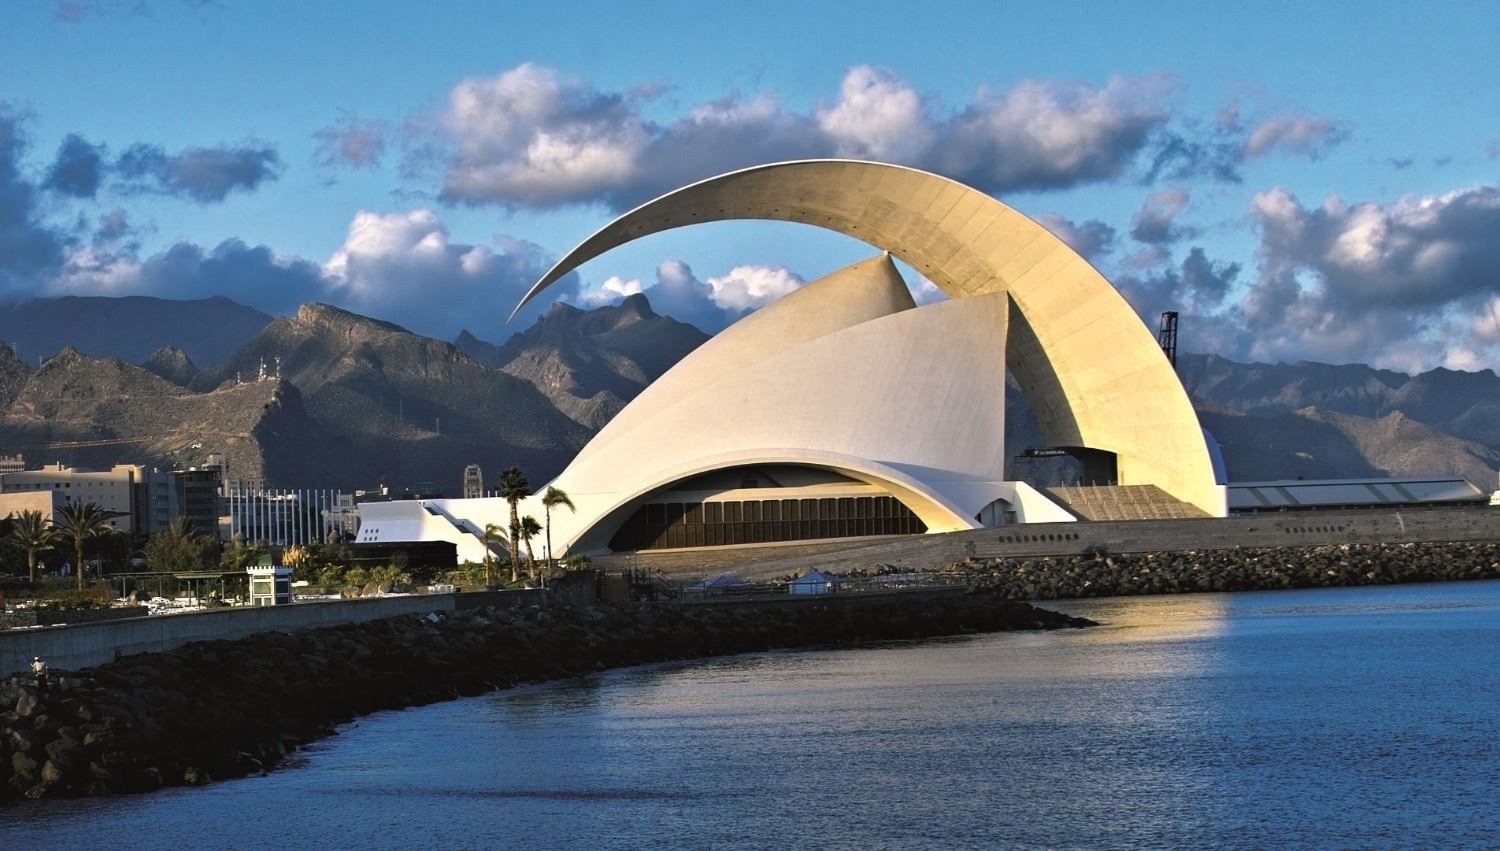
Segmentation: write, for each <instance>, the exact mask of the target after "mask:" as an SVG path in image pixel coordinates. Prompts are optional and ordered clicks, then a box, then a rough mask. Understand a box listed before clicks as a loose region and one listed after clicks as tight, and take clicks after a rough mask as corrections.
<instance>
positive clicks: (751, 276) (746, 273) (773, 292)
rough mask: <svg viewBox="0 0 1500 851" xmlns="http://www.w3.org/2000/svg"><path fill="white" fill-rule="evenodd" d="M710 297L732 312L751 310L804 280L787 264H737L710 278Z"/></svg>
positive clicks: (796, 286)
mask: <svg viewBox="0 0 1500 851" xmlns="http://www.w3.org/2000/svg"><path fill="white" fill-rule="evenodd" d="M707 283H708V286H709V289H710V293H709V298H710V299H711V300H712V301H713V303H714V304H716V305H718V306H719V307H721V308H723V309H724V310H725V311H726V312H729V313H740V314H744V313H749V312H750V311H752V310H755V309H756V308H758V307H761V306H763V305H766V304H769V303H770V302H773V301H775V300H776V299H778V298H781V297H782V296H784V295H786V294H787V293H789V292H791V291H792V290H795V289H797V288H798V287H800V286H802V285H803V284H804V283H806V282H805V281H803V280H802V278H801V277H800V276H798V275H797V274H795V273H794V272H792V271H791V270H790V269H788V268H786V267H785V266H757V265H748V266H736V267H734V268H733V269H730V270H729V272H728V273H726V274H723V275H717V276H712V277H710V278H709V279H708V282H707Z"/></svg>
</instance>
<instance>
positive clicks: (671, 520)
mask: <svg viewBox="0 0 1500 851" xmlns="http://www.w3.org/2000/svg"><path fill="white" fill-rule="evenodd" d="M926 531H927V526H926V524H924V523H923V522H922V521H921V520H920V519H919V518H918V517H917V515H916V514H914V513H912V510H911V509H909V508H907V507H906V506H905V505H902V504H901V501H900V500H898V499H896V498H894V497H889V496H873V497H872V496H860V497H824V498H821V499H758V500H741V501H734V502H654V503H649V504H647V505H643V506H641V507H640V508H639V509H637V510H636V512H635V513H634V514H632V515H631V516H630V519H628V520H626V521H625V523H624V524H622V525H621V526H620V529H619V531H617V532H616V533H615V536H614V538H612V539H611V540H610V542H609V546H610V549H613V550H616V551H624V550H655V549H671V548H676V547H718V546H726V545H729V544H762V543H774V542H778V541H810V540H816V539H819V538H848V537H854V536H858V535H913V534H920V533H922V532H926Z"/></svg>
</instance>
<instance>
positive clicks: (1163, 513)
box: [1041, 485, 1208, 520]
mask: <svg viewBox="0 0 1500 851" xmlns="http://www.w3.org/2000/svg"><path fill="white" fill-rule="evenodd" d="M1041 490H1042V492H1043V493H1044V494H1046V495H1047V497H1048V498H1050V499H1051V500H1052V501H1053V502H1056V503H1057V504H1058V505H1060V506H1062V507H1063V508H1065V509H1067V510H1068V511H1069V512H1071V513H1072V514H1073V515H1074V516H1075V517H1077V518H1078V519H1080V520H1186V519H1189V518H1194V517H1207V516H1208V514H1207V512H1205V511H1203V510H1202V509H1200V508H1198V507H1197V506H1194V505H1189V504H1188V503H1186V502H1183V501H1182V500H1180V499H1178V498H1176V497H1174V496H1172V495H1171V494H1169V493H1167V492H1166V491H1164V490H1162V489H1161V488H1159V487H1157V486H1156V485H1083V486H1073V485H1058V486H1054V487H1050V488H1042V489H1041Z"/></svg>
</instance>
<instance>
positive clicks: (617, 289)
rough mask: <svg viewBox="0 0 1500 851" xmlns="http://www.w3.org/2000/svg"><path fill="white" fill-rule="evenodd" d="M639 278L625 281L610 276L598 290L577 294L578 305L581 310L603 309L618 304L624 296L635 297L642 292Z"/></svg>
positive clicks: (616, 276) (615, 276) (618, 277)
mask: <svg viewBox="0 0 1500 851" xmlns="http://www.w3.org/2000/svg"><path fill="white" fill-rule="evenodd" d="M643 291H644V290H643V289H642V288H641V279H640V278H631V279H630V280H628V281H627V280H625V279H624V278H621V277H620V276H619V275H611V276H610V277H608V278H605V279H604V283H602V284H600V285H599V288H598V289H594V290H587V291H584V292H581V293H579V294H578V298H577V301H578V305H579V306H580V307H583V308H594V307H603V306H605V305H607V304H618V303H620V302H621V301H623V300H624V299H625V297H626V296H632V295H636V294H637V293H640V292H643Z"/></svg>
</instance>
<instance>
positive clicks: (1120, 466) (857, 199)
mask: <svg viewBox="0 0 1500 851" xmlns="http://www.w3.org/2000/svg"><path fill="white" fill-rule="evenodd" d="M729 219H768V220H780V221H793V222H803V223H806V224H810V225H815V226H817V227H822V228H826V229H829V230H833V231H836V232H839V233H843V234H847V235H849V236H854V237H856V238H859V239H862V240H865V241H866V242H869V243H871V244H872V245H874V246H876V247H877V248H881V249H883V250H885V251H888V252H890V253H891V254H893V255H895V256H896V257H899V258H900V259H902V260H904V261H906V262H907V263H909V264H911V265H912V267H913V268H915V269H917V270H918V271H919V272H921V273H922V274H923V275H925V276H926V277H927V278H928V279H929V280H931V281H932V282H933V283H934V284H936V285H937V286H938V287H940V288H941V289H942V290H943V291H944V292H945V293H947V294H948V295H949V296H952V297H954V298H956V299H957V298H962V297H969V296H984V295H994V294H1004V295H1005V296H1007V297H1008V298H1009V309H1010V316H1009V322H1008V326H1009V332H1010V333H1009V335H1008V344H1007V350H1006V354H1005V356H1004V358H1003V359H1002V361H1001V362H1002V363H1004V364H1005V365H1007V366H1008V367H1009V369H1010V370H1011V371H1012V373H1013V374H1014V375H1015V376H1016V379H1017V381H1018V382H1019V383H1020V385H1021V389H1022V391H1023V392H1025V393H1026V396H1027V400H1028V402H1030V404H1031V406H1032V408H1033V409H1034V410H1035V412H1036V414H1037V419H1038V422H1039V424H1040V425H1041V427H1042V431H1043V433H1044V434H1045V435H1046V437H1047V440H1048V441H1049V443H1051V444H1052V445H1054V446H1065V447H1078V448H1090V449H1097V450H1104V451H1107V452H1110V453H1113V454H1114V456H1115V457H1116V459H1117V471H1118V480H1119V482H1120V483H1121V484H1156V485H1158V486H1160V487H1161V488H1162V489H1163V490H1165V491H1167V492H1168V493H1170V494H1173V495H1174V496H1176V497H1178V498H1179V499H1182V500H1184V501H1186V502H1189V503H1192V504H1194V505H1196V506H1198V507H1199V508H1202V509H1204V510H1205V511H1207V512H1208V513H1210V514H1212V515H1222V514H1223V513H1224V502H1223V492H1222V490H1221V489H1220V488H1219V487H1218V486H1217V484H1216V483H1215V481H1214V475H1213V468H1212V464H1211V462H1210V460H1209V455H1208V450H1207V447H1206V445H1205V443H1204V440H1203V435H1202V431H1201V429H1200V428H1199V425H1198V421H1197V417H1196V415H1195V414H1194V412H1193V409H1192V406H1191V404H1190V403H1189V401H1188V398H1187V394H1186V392H1185V391H1184V390H1183V388H1182V385H1181V383H1180V382H1179V381H1178V380H1177V377H1176V374H1175V373H1174V372H1173V370H1172V368H1171V365H1170V364H1168V363H1167V360H1166V358H1165V357H1164V356H1163V355H1162V353H1161V350H1160V349H1159V348H1158V347H1157V345H1156V340H1155V338H1154V337H1153V336H1152V334H1151V332H1150V331H1149V330H1148V329H1147V328H1146V327H1145V326H1144V325H1143V324H1142V323H1141V321H1140V320H1139V318H1138V317H1136V315H1135V313H1134V312H1133V311H1132V310H1131V309H1130V307H1129V305H1127V304H1126V303H1125V301H1124V299H1123V298H1121V297H1120V295H1119V294H1118V293H1117V292H1116V291H1115V290H1114V288H1113V287H1112V286H1111V285H1110V284H1109V282H1108V281H1107V280H1105V279H1104V277H1103V276H1102V275H1100V274H1099V272H1098V271H1097V270H1095V269H1094V268H1093V267H1092V266H1091V265H1090V264H1089V263H1088V261H1087V260H1085V259H1084V258H1083V257H1081V256H1079V255H1078V254H1077V253H1076V252H1074V251H1073V250H1072V249H1070V248H1069V247H1068V246H1067V245H1066V244H1064V243H1063V242H1062V241H1061V240H1060V239H1058V238H1057V237H1055V236H1053V235H1052V234H1051V233H1050V232H1048V231H1047V230H1046V229H1045V228H1043V227H1042V226H1041V225H1039V224H1037V223H1036V222H1034V221H1032V220H1030V219H1028V218H1026V217H1025V216H1024V215H1021V214H1020V213H1018V212H1016V211H1015V210H1012V209H1011V208H1009V207H1007V206H1006V205H1004V204H1002V203H1000V202H999V201H996V200H995V199H993V198H991V197H989V196H988V195H985V194H984V193H981V192H979V191H977V190H975V189H972V188H970V187H967V186H964V185H963V184H960V183H957V182H955V181H952V180H949V179H947V178H944V177H941V176H938V175H934V174H930V173H927V172H923V171H918V170H916V169H911V168H906V167H902V166H893V165H886V164H882V163H871V162H859V161H851V160H808V161H799V162H788V163H775V164H771V165H764V166H756V167H754V168H749V169H744V170H742V171H736V172H731V173H729V174H725V175H720V176H718V177H713V178H709V179H708V180H704V181H700V182H698V183H695V184H692V185H691V186H688V187H685V188H683V189H679V190H676V191H674V192H670V193H668V194H666V195H663V196H661V197H660V198H657V199H655V200H653V201H650V202H648V203H646V204H644V205H642V206H640V207H638V208H636V209H635V210H632V211H631V212H629V213H626V214H625V215H623V216H621V217H619V218H618V219H616V220H615V221H613V222H611V223H610V224H608V225H606V226H605V227H604V228H602V229H601V230H600V231H598V232H597V233H595V234H594V235H593V236H590V237H589V238H588V239H586V240H585V241H584V242H582V243H580V244H579V245H578V247H576V248H575V249H573V250H572V251H571V252H569V253H568V255H567V256H565V257H564V258H563V259H562V260H560V261H558V263H557V264H556V265H555V266H554V267H553V268H552V269H551V270H550V271H549V272H548V273H547V274H546V275H545V276H543V277H542V279H541V280H540V281H538V282H537V284H536V285H535V286H533V287H532V289H531V291H530V292H528V293H527V295H526V297H525V298H523V299H522V301H521V304H522V305H524V304H525V303H526V302H527V301H529V300H530V299H531V298H533V297H535V296H536V294H537V293H539V292H541V291H542V290H543V289H544V288H545V287H547V286H548V285H550V284H551V283H553V282H555V281H556V280H558V279H559V278H561V277H562V276H563V275H565V274H567V273H568V272H569V271H571V270H573V269H574V268H576V267H577V266H578V265H580V264H582V263H584V262H586V261H587V260H590V259H592V258H594V257H597V256H599V255H600V254H603V253H604V252H606V251H608V250H610V249H612V248H615V247H617V246H619V245H623V244H624V243H626V242H629V241H631V240H634V239H636V238H639V237H641V236H645V235H647V234H651V233H656V232H659V231H663V230H668V229H671V228H676V227H682V226H685V225H690V224H697V223H700V222H709V221H721V220H729ZM517 309H519V306H518V308H517ZM1002 375H1003V373H1002V372H1001V371H1000V370H995V372H994V374H993V375H992V378H993V380H994V381H995V382H996V384H997V385H998V384H1000V383H1001V382H1002Z"/></svg>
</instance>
